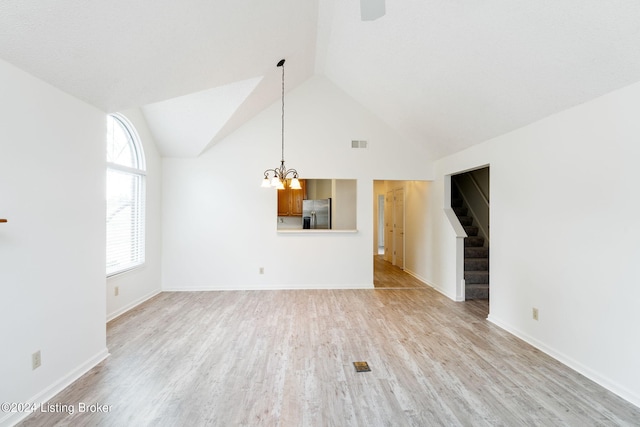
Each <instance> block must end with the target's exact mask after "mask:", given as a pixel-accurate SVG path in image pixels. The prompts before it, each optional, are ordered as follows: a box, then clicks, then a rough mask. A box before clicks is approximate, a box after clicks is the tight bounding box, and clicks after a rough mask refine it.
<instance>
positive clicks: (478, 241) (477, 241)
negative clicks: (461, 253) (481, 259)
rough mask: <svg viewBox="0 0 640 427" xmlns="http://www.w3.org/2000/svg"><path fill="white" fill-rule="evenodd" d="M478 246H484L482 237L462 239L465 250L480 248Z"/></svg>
mask: <svg viewBox="0 0 640 427" xmlns="http://www.w3.org/2000/svg"><path fill="white" fill-rule="evenodd" d="M480 246H484V237H480V236H470V237H465V238H464V247H465V248H470V247H480Z"/></svg>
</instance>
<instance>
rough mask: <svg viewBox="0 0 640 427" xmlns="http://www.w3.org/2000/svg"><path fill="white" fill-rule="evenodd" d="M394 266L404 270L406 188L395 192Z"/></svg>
mask: <svg viewBox="0 0 640 427" xmlns="http://www.w3.org/2000/svg"><path fill="white" fill-rule="evenodd" d="M393 265H395V266H398V267H400V268H402V269H404V188H398V189H396V190H394V191H393Z"/></svg>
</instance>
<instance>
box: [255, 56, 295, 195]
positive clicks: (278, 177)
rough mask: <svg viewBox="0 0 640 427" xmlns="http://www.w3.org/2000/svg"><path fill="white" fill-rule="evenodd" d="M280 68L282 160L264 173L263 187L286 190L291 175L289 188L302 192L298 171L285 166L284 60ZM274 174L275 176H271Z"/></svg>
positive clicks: (280, 63)
mask: <svg viewBox="0 0 640 427" xmlns="http://www.w3.org/2000/svg"><path fill="white" fill-rule="evenodd" d="M277 66H278V67H282V159H281V160H280V166H279V167H277V168H275V169H267V170H266V171H264V179H263V180H262V186H263V187H265V188H268V187H275V188H277V189H278V190H284V187H285V181H286V180H287V179H288V178H287V177H288V176H289V175H291V182H290V183H289V188H291V189H293V190H300V189H301V188H302V187H301V186H300V181H298V171H296V170H295V169H287V168H286V166H285V165H284V59H281V60H280V61H279V62H278V64H277ZM272 173H273V176H272V177H270V175H271V174H272Z"/></svg>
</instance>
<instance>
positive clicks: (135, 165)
mask: <svg viewBox="0 0 640 427" xmlns="http://www.w3.org/2000/svg"><path fill="white" fill-rule="evenodd" d="M145 175H146V173H145V164H144V153H143V152H142V145H141V144H140V139H139V138H138V134H137V133H136V131H135V129H134V127H133V126H132V125H131V123H129V121H128V120H127V119H126V118H124V117H123V116H121V115H119V114H112V115H109V116H108V118H107V277H109V276H113V275H114V274H118V273H121V272H123V271H126V270H130V269H132V268H135V267H137V266H139V265H142V264H143V263H144V219H145V214H144V204H145Z"/></svg>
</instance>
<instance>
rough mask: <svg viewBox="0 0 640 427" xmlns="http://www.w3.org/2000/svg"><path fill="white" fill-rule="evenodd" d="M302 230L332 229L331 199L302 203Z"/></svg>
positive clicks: (304, 201)
mask: <svg viewBox="0 0 640 427" xmlns="http://www.w3.org/2000/svg"><path fill="white" fill-rule="evenodd" d="M302 228H305V229H321V230H322V229H326V230H330V229H331V199H318V200H303V201H302Z"/></svg>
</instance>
